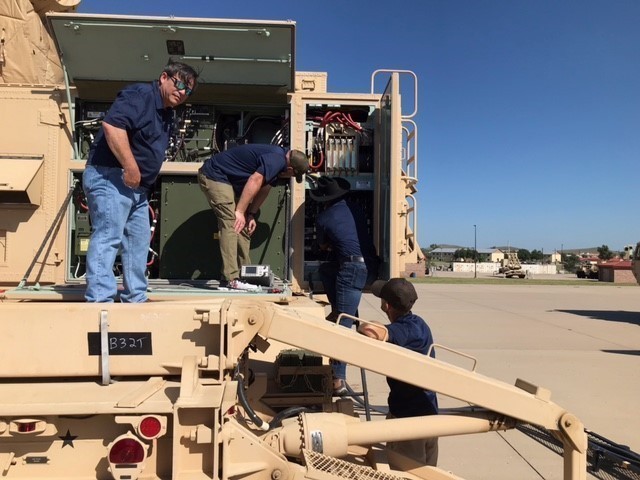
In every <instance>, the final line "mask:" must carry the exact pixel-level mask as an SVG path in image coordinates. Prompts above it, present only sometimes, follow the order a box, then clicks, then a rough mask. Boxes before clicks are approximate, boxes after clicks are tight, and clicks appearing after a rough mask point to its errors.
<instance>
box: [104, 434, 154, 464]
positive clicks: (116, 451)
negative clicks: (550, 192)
mask: <svg viewBox="0 0 640 480" xmlns="http://www.w3.org/2000/svg"><path fill="white" fill-rule="evenodd" d="M145 457H146V452H145V449H144V447H143V446H142V443H141V442H139V441H138V440H135V439H133V438H123V439H121V440H118V441H117V442H116V443H114V444H113V446H112V447H111V449H110V450H109V463H112V464H115V465H119V464H128V465H130V464H133V463H141V462H142V461H143V460H144V459H145Z"/></svg>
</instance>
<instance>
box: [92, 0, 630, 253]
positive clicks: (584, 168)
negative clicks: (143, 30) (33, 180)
mask: <svg viewBox="0 0 640 480" xmlns="http://www.w3.org/2000/svg"><path fill="white" fill-rule="evenodd" d="M395 5H397V6H398V8H397V9H392V8H391V7H392V6H395ZM80 12H83V13H117V14H136V15H174V16H180V17H215V18H248V19H268V20H289V19H290V20H295V21H296V23H297V34H296V35H297V38H296V42H297V48H296V63H297V65H296V68H297V69H298V70H304V71H326V72H328V74H329V77H328V84H329V85H328V86H329V90H330V91H336V92H353V93H366V92H368V91H369V88H370V75H371V72H373V71H374V70H376V69H379V68H396V69H407V70H413V71H414V72H415V73H416V74H417V76H418V79H419V92H418V115H417V116H416V117H415V121H416V122H417V124H418V128H419V145H418V155H419V164H418V165H419V166H418V174H419V179H420V180H419V184H418V194H417V200H418V207H419V216H420V221H419V228H418V238H419V242H420V244H421V246H423V247H426V246H429V245H430V244H433V243H436V244H442V243H447V244H457V245H463V246H473V242H474V227H473V226H474V224H475V225H477V229H476V232H477V245H478V248H487V247H490V246H494V245H507V244H508V245H512V246H517V247H521V248H527V249H529V250H532V249H538V250H540V249H544V251H545V252H551V251H553V250H555V249H557V250H560V249H561V248H564V249H571V248H580V247H591V246H597V245H602V244H606V245H608V246H609V247H610V248H611V249H612V250H621V249H622V248H623V247H624V245H627V244H631V243H633V244H635V242H637V241H639V240H640V227H639V223H638V219H637V217H638V214H637V213H636V212H635V205H636V204H637V203H638V194H637V192H638V190H639V188H638V181H639V180H640V158H639V156H640V28H639V27H638V26H639V25H640V1H637V0H602V1H596V0H580V1H578V0H501V1H497V0H404V1H400V2H381V1H378V0H376V1H366V2H365V1H352V2H344V1H334V0H330V1H325V2H308V1H304V0H297V1H271V2H265V1H264V0H262V1H255V0H245V1H242V2H212V1H195V0H194V1H190V0H181V1H179V2H178V1H171V2H170V1H165V0H153V1H152V0H135V1H132V0H127V1H124V0H109V1H106V0H83V2H82V3H81V5H80Z"/></svg>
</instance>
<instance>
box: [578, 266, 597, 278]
mask: <svg viewBox="0 0 640 480" xmlns="http://www.w3.org/2000/svg"><path fill="white" fill-rule="evenodd" d="M598 270H599V268H598V264H597V263H594V262H580V263H579V264H578V265H577V266H576V277H578V278H590V279H591V280H597V279H598Z"/></svg>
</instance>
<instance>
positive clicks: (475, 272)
mask: <svg viewBox="0 0 640 480" xmlns="http://www.w3.org/2000/svg"><path fill="white" fill-rule="evenodd" d="M477 233H478V228H477V226H476V225H475V224H474V225H473V278H478V235H477Z"/></svg>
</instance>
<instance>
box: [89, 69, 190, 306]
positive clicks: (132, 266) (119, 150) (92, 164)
mask: <svg viewBox="0 0 640 480" xmlns="http://www.w3.org/2000/svg"><path fill="white" fill-rule="evenodd" d="M197 78H198V74H197V73H196V71H195V70H194V69H193V68H191V67H190V66H189V65H186V64H184V63H180V62H169V64H168V65H166V66H165V67H164V70H163V71H162V73H161V75H160V78H159V79H158V80H157V81H154V82H152V83H138V84H134V85H130V86H128V87H126V88H124V89H123V90H122V91H121V92H120V93H118V96H117V98H116V100H115V101H114V103H113V104H112V105H111V108H109V111H108V113H107V115H106V116H105V118H104V120H103V122H102V128H101V129H100V131H99V132H98V134H97V135H96V138H95V140H94V142H93V144H92V145H91V150H90V151H89V158H88V160H87V165H86V168H85V170H84V174H83V177H82V182H83V187H84V192H85V194H86V196H87V201H88V205H89V215H90V217H91V229H92V232H91V240H90V242H89V250H88V252H87V275H86V278H87V291H86V294H85V298H86V300H87V301H88V302H113V301H114V300H115V298H116V294H117V284H116V278H115V275H114V273H113V264H114V262H115V259H116V256H117V254H118V250H120V255H121V258H122V266H123V290H122V292H121V293H120V300H121V301H122V302H127V303H139V302H144V301H146V300H147V277H146V266H147V254H148V252H149V241H150V238H151V229H150V225H149V210H148V208H149V207H148V206H149V204H148V194H149V192H150V190H151V188H152V186H153V183H154V181H155V179H156V177H157V176H158V173H159V172H160V167H161V166H162V162H163V161H164V159H165V150H166V149H167V146H168V144H169V135H170V133H171V127H172V121H173V108H174V107H176V106H178V105H180V104H181V103H183V102H184V101H185V100H186V99H187V98H188V97H189V95H191V93H192V92H193V89H194V88H195V87H196V82H197Z"/></svg>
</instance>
